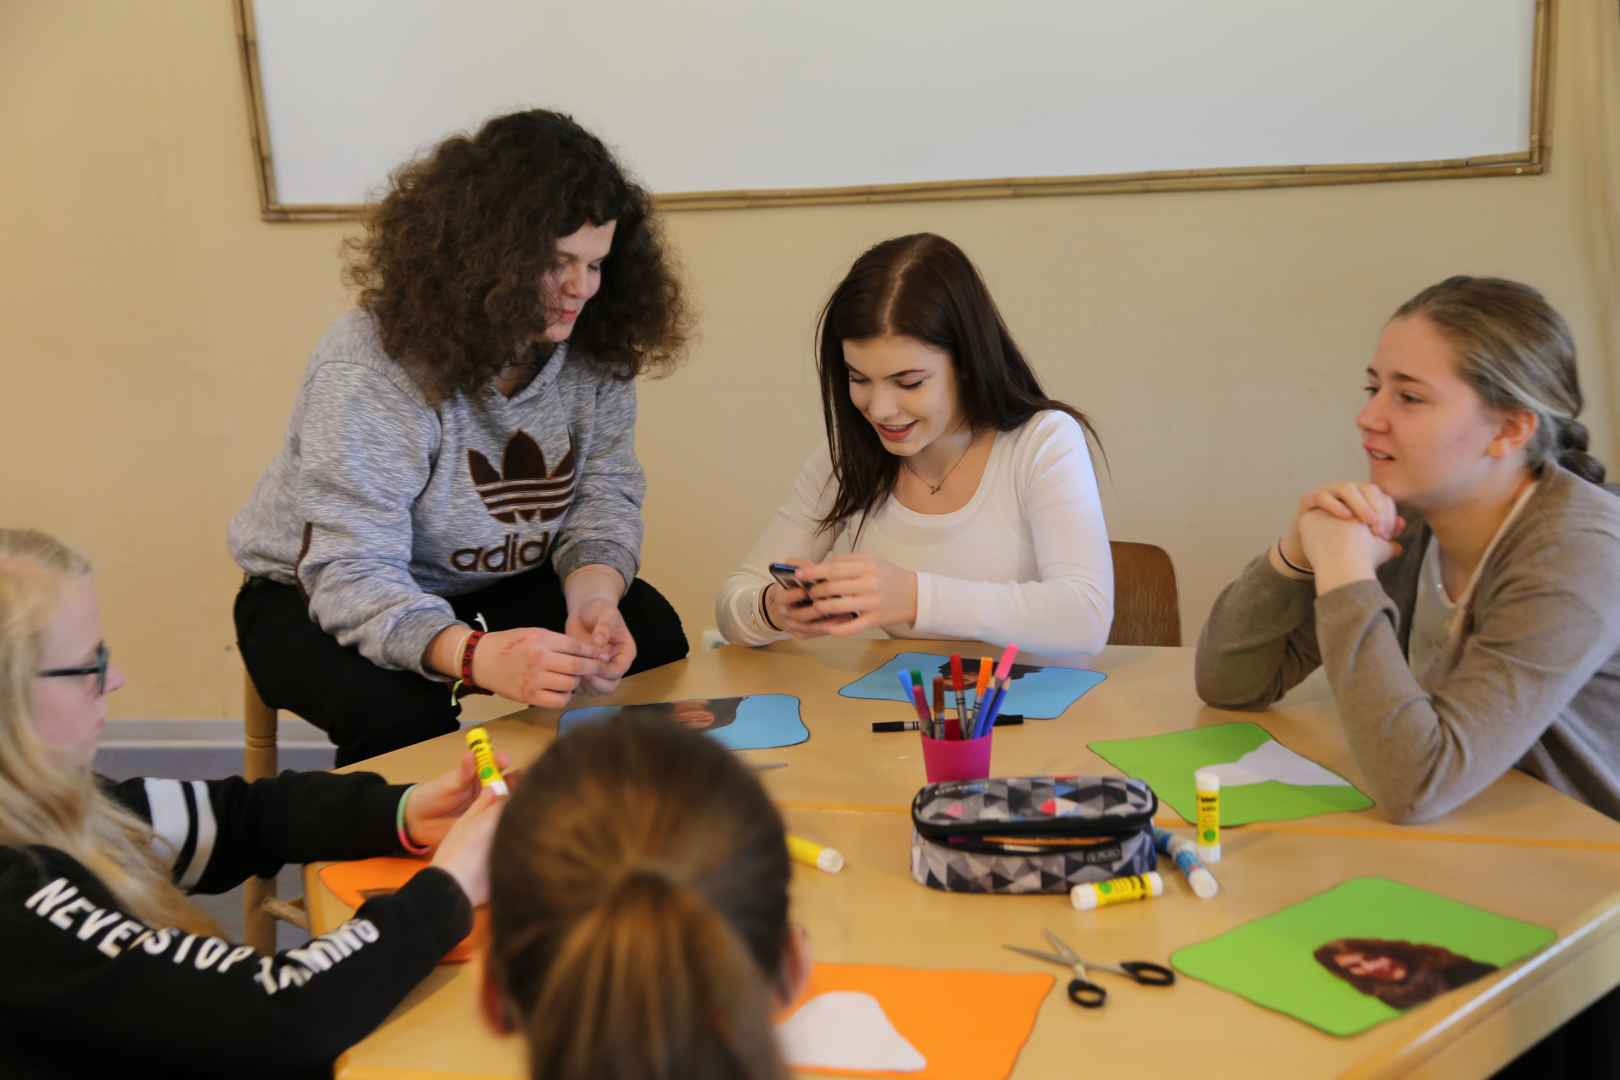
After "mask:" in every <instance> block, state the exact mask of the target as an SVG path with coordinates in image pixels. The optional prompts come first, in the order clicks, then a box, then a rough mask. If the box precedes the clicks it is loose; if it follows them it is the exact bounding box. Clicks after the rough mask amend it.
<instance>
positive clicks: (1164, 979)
mask: <svg viewBox="0 0 1620 1080" xmlns="http://www.w3.org/2000/svg"><path fill="white" fill-rule="evenodd" d="M1043 932H1044V933H1045V934H1046V940H1047V941H1049V942H1051V943H1052V948H1054V949H1056V950H1057V952H1055V953H1048V952H1041V951H1039V950H1038V949H1026V948H1024V947H1022V946H1020V945H1004V946H1002V948H1005V949H1011V950H1012V951H1013V952H1015V953H1021V954H1023V955H1024V956H1033V957H1034V958H1035V959H1037V960H1045V961H1046V962H1047V963H1049V964H1056V965H1058V966H1059V967H1066V968H1068V969H1069V970H1070V971H1073V972H1074V978H1072V979H1070V980H1069V1000H1070V1001H1072V1002H1074V1003H1075V1004H1076V1005H1078V1006H1080V1007H1081V1008H1082V1009H1100V1008H1102V1006H1103V1003H1104V1002H1105V1001H1107V1000H1108V991H1107V990H1104V989H1103V988H1102V987H1100V986H1098V985H1097V984H1096V983H1094V982H1092V981H1091V980H1090V979H1089V978H1087V976H1086V964H1085V962H1084V961H1082V960H1081V959H1080V958H1079V957H1078V956H1076V955H1075V953H1074V950H1073V949H1071V948H1069V947H1068V946H1067V945H1065V944H1064V943H1063V939H1062V938H1060V937H1058V936H1057V935H1056V934H1054V933H1052V931H1050V930H1046V931H1043ZM1090 966H1091V967H1093V968H1095V969H1097V970H1098V971H1112V972H1113V973H1114V974H1116V975H1123V976H1125V977H1126V978H1127V979H1133V980H1135V981H1136V982H1138V983H1140V984H1141V985H1143V986H1169V985H1170V984H1171V983H1173V982H1175V981H1176V973H1175V972H1173V971H1171V970H1170V969H1169V968H1167V967H1165V966H1164V965H1162V964H1149V963H1146V962H1144V961H1141V960H1122V961H1121V962H1120V963H1118V964H1092V965H1090Z"/></svg>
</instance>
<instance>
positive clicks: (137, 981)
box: [0, 772, 472, 1077]
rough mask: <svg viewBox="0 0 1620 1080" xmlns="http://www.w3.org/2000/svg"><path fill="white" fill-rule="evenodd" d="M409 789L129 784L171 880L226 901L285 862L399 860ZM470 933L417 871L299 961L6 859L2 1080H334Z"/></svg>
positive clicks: (83, 880)
mask: <svg viewBox="0 0 1620 1080" xmlns="http://www.w3.org/2000/svg"><path fill="white" fill-rule="evenodd" d="M403 790H404V789H403V788H402V787H395V786H392V785H389V784H387V783H385V782H384V781H383V779H382V778H381V777H379V776H376V775H373V774H369V773H362V774H356V775H350V776H335V775H331V774H328V773H294V772H285V773H282V774H281V775H280V776H278V777H275V778H273V779H268V780H259V781H256V782H255V783H252V784H249V783H247V782H246V781H244V780H242V779H240V778H238V777H233V778H231V779H229V780H211V781H201V780H187V781H180V780H128V781H124V782H123V783H120V784H116V785H113V784H109V785H107V787H106V791H107V792H108V794H110V795H111V796H112V797H113V798H115V799H117V800H118V801H119V802H121V803H123V804H124V805H126V806H128V807H129V808H130V809H131V810H133V811H134V812H135V813H137V814H138V815H140V816H141V817H143V818H145V819H146V820H148V821H151V822H152V825H153V829H154V831H155V832H156V834H157V836H158V850H159V851H160V852H162V853H163V854H164V856H165V857H170V856H172V861H173V873H174V880H175V883H176V884H177V885H179V886H180V887H181V888H184V889H187V890H190V891H193V892H204V893H218V892H225V891H228V890H230V889H232V888H234V887H236V886H237V885H239V884H241V883H242V882H243V881H244V880H245V879H246V878H247V877H248V876H250V875H255V874H256V875H260V876H269V875H272V874H274V873H275V872H276V871H277V870H279V869H280V868H281V866H282V865H283V864H284V863H303V862H311V861H315V860H318V859H355V858H366V857H370V856H373V855H383V854H389V855H396V854H399V853H400V847H399V840H398V836H397V833H396V831H395V824H394V820H395V810H396V807H397V806H398V803H399V798H400V794H401V793H402V791H403ZM471 926H472V909H471V906H470V905H469V904H468V902H467V897H466V894H465V893H463V892H462V891H461V887H460V886H459V885H457V884H456V881H455V879H454V878H452V877H450V875H449V874H446V873H445V872H444V871H442V870H439V869H436V868H427V869H424V870H423V871H422V872H421V873H419V874H417V875H416V876H415V877H414V878H412V879H411V880H410V881H409V882H408V883H407V884H406V885H405V887H404V888H402V889H400V890H399V891H398V892H396V893H393V894H392V895H389V896H381V897H376V898H374V899H371V900H368V901H367V902H366V903H365V904H364V905H363V906H362V907H361V908H360V910H359V911H358V912H356V913H355V917H354V918H353V919H351V920H349V921H348V922H346V923H344V924H343V925H342V926H340V927H338V928H337V929H336V930H333V931H332V932H331V933H329V934H323V935H322V936H320V937H318V938H315V939H314V940H312V941H310V942H309V943H308V944H306V945H304V946H303V947H301V948H297V949H287V950H285V951H283V952H280V953H277V954H276V955H274V956H264V955H261V954H259V953H258V952H256V951H254V950H253V949H251V948H249V947H248V946H246V945H236V944H233V943H231V942H226V941H222V940H221V939H219V938H215V937H200V936H198V935H195V934H188V933H183V932H181V931H178V930H173V929H154V928H150V927H148V926H146V925H145V924H144V923H141V922H140V921H139V920H136V919H134V918H131V917H129V916H127V915H126V914H125V913H124V912H122V911H121V910H120V909H119V907H118V903H117V901H115V900H114V899H113V896H112V894H111V893H110V892H109V891H108V890H107V888H106V886H105V885H103V884H102V882H101V881H100V879H98V878H97V877H96V876H95V875H94V874H92V873H91V872H90V871H89V870H87V869H86V868H85V867H84V866H83V865H81V864H80V863H79V862H78V861H77V860H76V859H73V858H72V857H70V856H68V855H66V854H64V853H63V852H61V851H59V850H57V849H55V848H50V847H42V846H30V847H21V848H16V847H12V848H0V1076H4V1077H33V1076H48V1077H55V1076H80V1075H92V1074H93V1075H98V1076H99V1075H105V1074H106V1073H108V1072H109V1071H111V1070H112V1069H118V1070H123V1069H127V1068H129V1067H130V1066H132V1065H136V1066H140V1065H145V1066H153V1067H155V1068H158V1069H160V1070H161V1073H160V1075H164V1076H177V1075H183V1076H192V1075H199V1076H227V1075H229V1076H242V1075H261V1074H274V1075H278V1076H289V1075H293V1076H296V1075H312V1076H313V1075H324V1076H330V1075H331V1063H332V1060H333V1059H334V1058H336V1057H337V1055H338V1054H340V1053H341V1052H342V1051H343V1050H345V1049H347V1048H348V1047H349V1046H351V1045H352V1044H354V1043H355V1042H356V1041H358V1040H359V1039H360V1038H362V1037H363V1036H364V1035H366V1033H368V1032H369V1031H371V1030H372V1029H373V1028H375V1027H376V1026H377V1025H378V1024H379V1023H381V1022H382V1020H383V1019H384V1018H385V1017H387V1015H388V1014H389V1012H390V1011H392V1009H393V1008H394V1006H395V1005H397V1004H398V1003H399V1002H400V1000H401V999H402V998H404V996H405V995H406V994H407V993H408V992H409V991H410V990H411V988H412V987H414V986H415V985H416V984H417V982H419V981H420V980H421V979H422V978H423V977H424V976H426V975H427V974H428V972H430V971H432V970H433V967H434V965H435V964H436V963H437V962H438V961H439V959H440V958H441V957H442V956H443V955H444V954H445V953H446V952H447V951H449V949H450V948H451V946H453V945H454V944H455V943H456V942H457V941H459V940H460V939H461V938H462V937H463V936H465V935H466V933H467V932H468V931H469V930H470V929H471Z"/></svg>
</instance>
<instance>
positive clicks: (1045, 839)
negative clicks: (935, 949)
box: [911, 776, 1159, 893]
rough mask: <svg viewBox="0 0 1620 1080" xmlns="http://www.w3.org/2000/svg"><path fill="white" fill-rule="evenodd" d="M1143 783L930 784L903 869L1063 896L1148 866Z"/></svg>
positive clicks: (931, 880)
mask: <svg viewBox="0 0 1620 1080" xmlns="http://www.w3.org/2000/svg"><path fill="white" fill-rule="evenodd" d="M1158 808H1159V799H1158V796H1156V795H1155V794H1154V793H1153V789H1152V788H1151V787H1149V786H1148V785H1147V784H1146V783H1145V782H1144V781H1141V780H1133V779H1128V778H1125V777H1118V776H1017V777H1004V778H999V779H997V778H992V779H989V780H952V781H947V782H945V783H940V784H929V785H928V786H927V787H925V788H923V789H922V790H921V791H919V792H917V796H916V798H914V799H912V800H911V825H912V833H911V876H912V877H913V878H914V879H916V880H917V881H918V882H919V883H920V884H923V885H927V886H928V887H929V888H930V889H941V890H944V891H946V892H982V893H1064V892H1068V891H1069V890H1070V889H1072V888H1073V887H1074V886H1076V885H1083V884H1085V883H1087V882H1093V881H1107V880H1108V879H1109V878H1116V877H1122V876H1124V875H1127V874H1141V873H1145V872H1147V871H1149V870H1152V869H1154V868H1155V866H1156V865H1157V862H1158V857H1157V855H1156V854H1155V853H1154V850H1153V815H1154V813H1155V812H1156V811H1157V810H1158Z"/></svg>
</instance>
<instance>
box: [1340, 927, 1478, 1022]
mask: <svg viewBox="0 0 1620 1080" xmlns="http://www.w3.org/2000/svg"><path fill="white" fill-rule="evenodd" d="M1312 955H1314V956H1315V957H1316V962H1317V963H1318V964H1321V965H1322V966H1323V967H1325V968H1327V969H1328V971H1329V972H1331V973H1332V974H1334V975H1337V976H1338V977H1339V978H1341V979H1343V980H1344V981H1345V982H1347V983H1349V984H1350V985H1351V986H1353V987H1355V988H1356V989H1357V990H1360V991H1361V992H1362V993H1363V994H1370V995H1372V996H1373V997H1375V998H1377V999H1378V1000H1379V1001H1382V1002H1383V1003H1384V1004H1385V1005H1388V1006H1389V1007H1390V1008H1392V1009H1410V1008H1411V1007H1412V1006H1414V1005H1421V1004H1423V1003H1424V1002H1425V1001H1429V1000H1431V999H1433V998H1437V997H1439V996H1440V995H1441V994H1443V993H1445V992H1446V991H1447V990H1455V989H1457V987H1459V986H1466V985H1468V984H1469V983H1471V982H1473V981H1474V980H1475V979H1478V978H1482V977H1483V976H1486V975H1489V974H1490V973H1491V972H1493V971H1495V970H1496V965H1495V964H1486V963H1482V962H1480V961H1478V960H1471V959H1469V958H1468V957H1466V956H1462V955H1460V954H1458V953H1454V952H1452V951H1451V950H1450V949H1448V948H1446V947H1445V946H1444V945H1419V944H1416V943H1415V942H1411V941H1390V940H1387V939H1385V938H1337V939H1335V940H1333V941H1330V942H1328V943H1327V944H1326V945H1322V946H1319V947H1318V948H1317V950H1316V952H1315V953H1313V954H1312Z"/></svg>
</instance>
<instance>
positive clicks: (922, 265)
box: [816, 233, 1102, 531]
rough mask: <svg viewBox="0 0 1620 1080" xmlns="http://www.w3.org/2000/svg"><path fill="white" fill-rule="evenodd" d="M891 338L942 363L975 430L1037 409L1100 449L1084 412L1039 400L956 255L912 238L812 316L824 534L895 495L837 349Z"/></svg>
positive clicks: (894, 467)
mask: <svg viewBox="0 0 1620 1080" xmlns="http://www.w3.org/2000/svg"><path fill="white" fill-rule="evenodd" d="M890 335H893V336H900V337H909V338H915V339H917V340H918V341H921V342H925V343H926V344H929V345H932V346H934V347H935V348H938V349H943V350H945V351H946V352H947V353H949V354H950V356H951V367H952V369H953V371H954V373H955V377H956V387H957V392H958V396H959V398H960V400H961V402H962V410H963V412H964V413H965V414H966V416H967V421H968V423H969V425H970V426H971V427H972V428H973V429H974V430H975V431H979V430H987V429H989V430H995V431H1011V430H1013V429H1014V428H1017V427H1019V426H1020V425H1022V424H1024V423H1025V422H1027V421H1028V420H1029V419H1030V417H1032V416H1034V415H1035V414H1036V413H1038V412H1044V411H1046V410H1048V409H1056V410H1058V411H1060V412H1065V413H1068V414H1069V415H1070V416H1072V417H1074V418H1075V420H1077V421H1079V423H1080V426H1081V427H1082V428H1083V429H1084V430H1085V431H1086V433H1087V434H1089V435H1090V436H1091V438H1092V439H1093V440H1096V441H1097V445H1098V448H1099V449H1100V448H1101V446H1102V443H1101V441H1100V440H1098V439H1097V433H1096V431H1095V429H1093V428H1092V426H1091V421H1090V420H1088V419H1086V417H1085V414H1084V413H1082V412H1080V410H1078V409H1076V408H1074V407H1073V406H1072V405H1067V404H1065V403H1063V402H1061V401H1055V400H1053V399H1052V398H1049V397H1047V396H1046V393H1045V391H1043V390H1042V389H1041V384H1040V382H1039V381H1038V380H1037V379H1036V378H1035V372H1034V371H1032V370H1030V366H1029V363H1028V361H1026V360H1025V359H1024V354H1023V353H1022V352H1021V351H1020V350H1019V348H1018V345H1017V343H1016V342H1014V341H1013V338H1012V334H1011V333H1009V332H1008V330H1007V324H1006V323H1005V322H1003V321H1002V319H1001V312H999V311H997V310H996V302H995V301H994V300H992V299H991V298H990V290H989V289H988V288H986V287H985V284H984V279H983V278H981V277H980V276H979V271H978V270H977V269H975V268H974V266H973V263H972V261H971V260H969V259H968V257H967V255H966V254H965V253H964V252H963V251H962V249H961V248H959V247H957V246H956V245H955V244H953V243H951V242H950V241H949V240H947V239H945V238H944V237H943V236H936V235H934V234H933V233H913V234H911V235H910V236H898V237H895V238H894V239H893V240H885V241H883V242H882V243H881V244H878V245H877V246H875V247H873V248H870V249H868V250H867V251H866V252H865V253H864V254H863V255H862V256H861V257H860V258H858V259H856V260H855V264H854V265H853V266H851V267H850V268H849V273H847V274H845V275H844V280H843V281H840V282H839V283H838V287H837V288H836V289H834V290H833V294H832V297H831V298H830V299H828V301H827V306H826V307H824V308H822V310H821V318H820V320H819V322H818V323H817V327H816V336H817V345H816V365H817V368H818V370H819V371H820V374H821V414H822V419H823V421H824V423H825V424H826V427H827V448H828V449H829V450H830V451H831V453H832V467H833V482H834V483H835V484H836V485H837V489H838V494H837V498H836V499H834V501H833V505H832V509H831V510H829V511H828V512H827V516H826V517H824V518H822V519H821V522H820V524H821V528H822V530H823V531H825V530H828V529H835V528H837V527H838V526H839V525H840V524H841V523H842V522H844V521H847V520H848V519H849V518H851V517H853V516H855V515H860V517H861V518H862V519H863V520H864V518H865V517H866V515H867V514H869V513H871V512H872V510H874V509H875V508H876V507H877V506H878V504H879V503H881V502H882V501H883V500H884V499H886V498H888V497H889V493H890V492H892V491H893V490H894V482H895V479H896V477H898V476H899V473H900V459H899V458H898V457H896V456H895V455H893V454H891V453H889V452H888V451H887V450H885V449H884V448H883V445H882V443H881V441H880V440H879V439H878V436H877V433H876V432H875V431H873V430H872V425H871V424H869V423H867V422H866V420H865V419H864V418H863V417H862V416H861V414H860V412H859V410H857V409H856V408H855V404H854V402H853V401H851V400H850V396H849V373H848V369H847V368H846V367H845V366H844V342H845V341H846V340H855V341H860V340H863V339H865V338H873V337H883V336H890Z"/></svg>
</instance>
